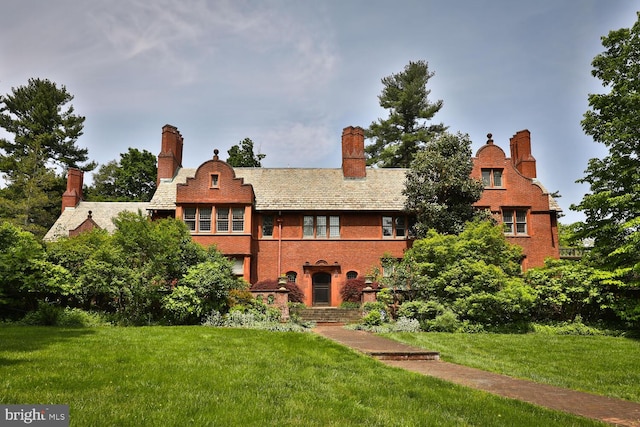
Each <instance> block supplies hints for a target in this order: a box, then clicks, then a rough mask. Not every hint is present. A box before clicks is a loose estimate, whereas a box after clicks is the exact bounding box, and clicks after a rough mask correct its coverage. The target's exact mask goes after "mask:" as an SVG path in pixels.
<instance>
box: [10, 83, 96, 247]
mask: <svg viewBox="0 0 640 427" xmlns="http://www.w3.org/2000/svg"><path fill="white" fill-rule="evenodd" d="M71 100H73V96H72V95H71V94H69V93H68V92H67V90H66V88H65V87H64V86H62V87H60V88H59V87H57V86H56V84H55V83H53V82H50V81H49V80H46V79H45V80H41V79H29V83H28V84H27V85H26V86H20V87H17V88H12V93H11V94H8V95H5V96H0V127H1V128H3V129H4V130H5V131H6V132H8V133H9V134H13V135H14V138H13V141H11V140H9V139H4V138H3V139H0V172H2V174H3V179H4V181H5V183H6V187H5V188H3V189H2V190H1V192H0V218H4V219H7V220H10V221H12V222H14V223H16V224H17V225H20V226H21V227H23V228H25V229H27V230H30V231H32V232H34V233H36V234H38V235H39V234H43V233H44V231H46V229H47V228H49V227H50V226H51V225H52V224H53V222H54V221H55V218H56V217H57V215H58V211H57V210H58V209H59V207H60V195H61V194H62V191H64V188H65V184H64V175H63V174H64V171H66V170H67V169H68V168H69V167H77V168H80V169H83V170H92V169H93V168H94V167H95V164H94V163H85V162H87V160H88V151H87V149H86V148H79V147H77V146H76V142H77V140H78V138H79V137H80V136H81V135H82V129H83V123H84V120H85V119H84V117H82V116H78V115H76V114H75V113H74V109H73V106H71V105H69V106H68V107H67V104H68V103H69V102H70V101H71ZM60 190H62V191H60Z"/></svg>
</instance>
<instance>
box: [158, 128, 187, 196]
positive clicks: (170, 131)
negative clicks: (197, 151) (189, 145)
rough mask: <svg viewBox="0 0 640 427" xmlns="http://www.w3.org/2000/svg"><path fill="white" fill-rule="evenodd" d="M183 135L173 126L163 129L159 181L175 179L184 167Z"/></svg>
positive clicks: (159, 159) (159, 157)
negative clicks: (179, 170)
mask: <svg viewBox="0 0 640 427" xmlns="http://www.w3.org/2000/svg"><path fill="white" fill-rule="evenodd" d="M182 145H183V140H182V135H180V132H178V128H177V127H175V126H171V125H164V126H163V127H162V148H161V149H160V154H158V180H157V183H156V184H157V185H160V180H161V179H163V178H173V177H174V176H175V174H176V172H177V171H178V169H179V168H181V167H182Z"/></svg>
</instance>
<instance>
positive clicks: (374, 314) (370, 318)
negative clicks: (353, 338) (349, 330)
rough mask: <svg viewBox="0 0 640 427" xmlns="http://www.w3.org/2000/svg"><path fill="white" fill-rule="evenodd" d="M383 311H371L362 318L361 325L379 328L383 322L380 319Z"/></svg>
mask: <svg viewBox="0 0 640 427" xmlns="http://www.w3.org/2000/svg"><path fill="white" fill-rule="evenodd" d="M382 313H384V311H383V310H371V311H370V312H368V313H367V314H366V315H365V316H364V317H363V318H362V323H363V324H364V325H366V326H379V325H382V322H383V321H384V319H383V317H382Z"/></svg>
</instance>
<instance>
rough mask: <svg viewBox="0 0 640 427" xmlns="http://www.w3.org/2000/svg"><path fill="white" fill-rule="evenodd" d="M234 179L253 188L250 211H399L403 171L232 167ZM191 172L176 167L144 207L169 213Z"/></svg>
mask: <svg viewBox="0 0 640 427" xmlns="http://www.w3.org/2000/svg"><path fill="white" fill-rule="evenodd" d="M234 171H235V174H236V178H242V179H243V180H244V183H245V184H251V185H252V186H253V192H254V194H255V196H256V203H255V209H256V210H261V211H273V210H288V211H291V210H294V211H295V210H333V211H336V210H337V211H341V210H342V211H344V210H360V211H374V210H375V211H400V210H403V208H404V201H405V197H404V195H403V194H402V190H403V188H404V177H405V174H406V171H407V170H406V169H373V168H367V177H366V178H363V179H352V178H346V179H345V178H344V177H343V175H342V169H325V168H322V169H320V168H318V169H315V168H310V169H303V168H282V169H278V168H234ZM195 173H196V169H193V168H182V169H180V170H179V171H178V173H177V174H176V176H175V178H173V179H166V180H163V181H162V182H161V183H160V185H159V186H158V189H157V190H156V193H155V194H154V196H153V198H152V199H151V202H150V204H149V209H158V210H173V209H175V206H176V205H175V200H176V185H177V184H178V183H186V182H187V177H193V176H195Z"/></svg>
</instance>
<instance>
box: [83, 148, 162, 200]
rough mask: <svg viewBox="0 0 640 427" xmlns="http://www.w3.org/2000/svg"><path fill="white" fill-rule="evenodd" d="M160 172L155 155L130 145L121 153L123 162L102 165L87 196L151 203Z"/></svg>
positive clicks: (113, 161)
mask: <svg viewBox="0 0 640 427" xmlns="http://www.w3.org/2000/svg"><path fill="white" fill-rule="evenodd" d="M157 175H158V167H157V163H156V156H154V155H153V154H152V153H151V152H149V151H147V150H142V151H140V150H138V149H136V148H129V150H128V151H127V152H126V153H122V154H120V161H115V160H112V161H110V162H109V163H107V164H105V165H102V166H100V168H99V169H98V171H97V172H96V173H95V174H94V175H93V185H92V186H91V187H90V188H88V189H87V192H86V195H85V196H86V198H87V200H92V201H127V202H148V201H149V200H151V198H152V197H153V193H154V192H155V190H156V177H157Z"/></svg>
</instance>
